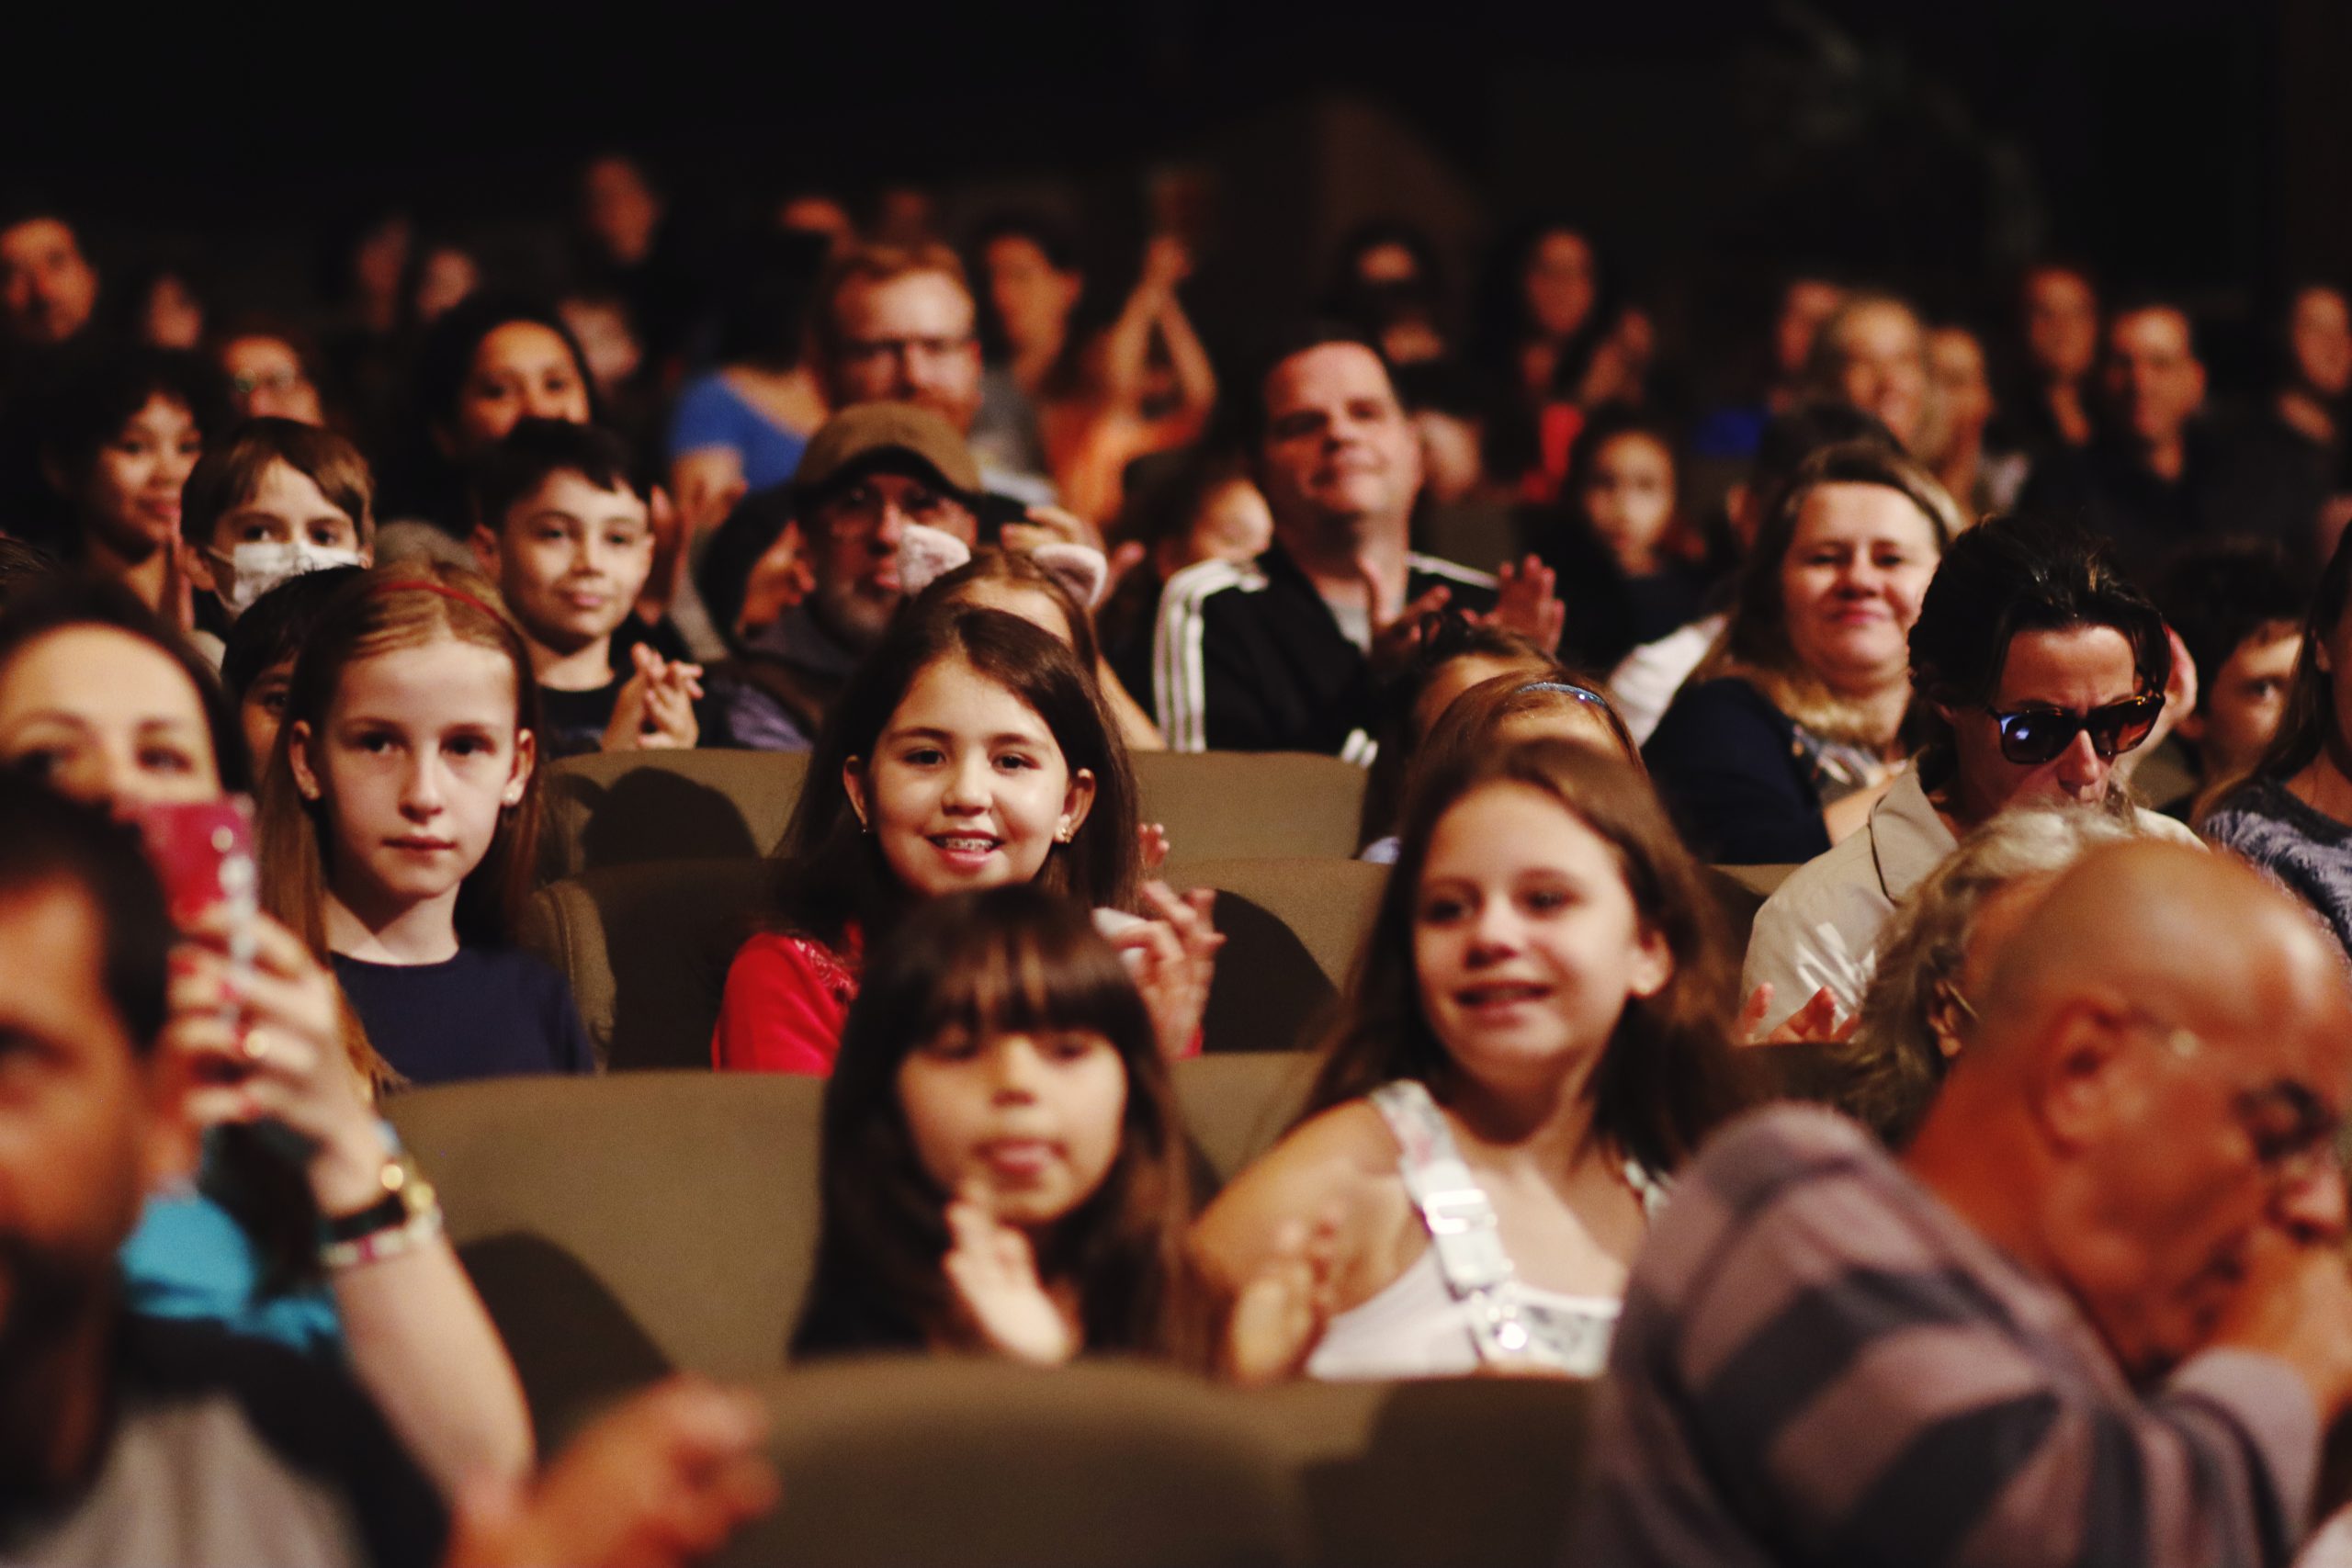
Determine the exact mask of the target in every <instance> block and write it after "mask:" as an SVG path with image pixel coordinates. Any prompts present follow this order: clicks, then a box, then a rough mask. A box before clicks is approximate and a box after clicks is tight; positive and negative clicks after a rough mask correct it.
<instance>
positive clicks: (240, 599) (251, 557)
mask: <svg viewBox="0 0 2352 1568" xmlns="http://www.w3.org/2000/svg"><path fill="white" fill-rule="evenodd" d="M212 560H213V565H214V568H215V571H214V574H213V575H214V581H216V582H217V583H218V584H219V590H218V592H219V593H220V604H221V607H222V608H223V609H225V610H227V611H228V612H229V614H230V615H243V614H244V613H245V612H246V611H247V610H250V609H252V608H253V607H254V600H256V599H258V598H260V597H261V596H262V595H263V594H265V593H266V592H269V591H270V590H271V589H273V588H275V587H277V585H278V584H279V583H281V582H284V581H287V580H288V578H294V577H300V576H301V575H302V574H303V573H304V572H306V571H321V570H325V569H326V568H328V567H331V566H357V565H359V564H360V560H359V552H358V551H357V550H346V549H338V548H335V547H333V546H329V545H314V544H312V543H311V542H310V541H309V540H308V539H296V540H294V541H293V542H292V543H290V544H280V543H278V542H277V541H275V540H264V541H262V542H261V543H259V544H252V545H239V546H238V547H236V548H235V549H232V550H231V551H230V552H229V558H228V560H227V561H226V562H225V563H223V562H222V561H221V559H220V552H219V551H218V550H215V551H213V552H212ZM224 564H225V565H226V567H227V570H225V571H222V570H219V569H220V567H221V566H222V565H224Z"/></svg>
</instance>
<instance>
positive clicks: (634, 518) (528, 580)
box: [478, 470, 653, 654]
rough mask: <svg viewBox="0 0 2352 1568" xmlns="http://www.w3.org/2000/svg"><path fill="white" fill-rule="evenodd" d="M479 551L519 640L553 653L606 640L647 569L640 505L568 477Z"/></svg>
mask: <svg viewBox="0 0 2352 1568" xmlns="http://www.w3.org/2000/svg"><path fill="white" fill-rule="evenodd" d="M478 544H479V545H480V547H481V549H482V552H483V554H484V556H485V557H486V558H487V559H488V561H489V564H490V565H491V568H492V571H493V572H494V573H495V574H496V576H497V578H498V587H499V592H501V593H502V594H503V595H504V596H505V599H506V604H507V607H508V608H510V609H512V610H513V611H514V612H515V619H516V620H517V621H519V622H521V623H522V626H523V630H524V633H525V634H526V636H528V637H530V639H531V640H532V641H533V642H535V643H537V644H538V645H539V646H541V647H542V648H546V649H552V650H553V651H554V652H556V653H558V654H571V653H577V652H579V651H580V650H581V649H584V648H586V647H588V646H589V645H590V644H592V643H595V642H599V641H601V640H603V639H604V638H605V637H610V636H612V634H613V628H614V627H616V626H619V625H620V624H621V620H622V617H624V616H626V615H628V613H629V611H630V609H631V608H632V607H633V606H634V605H635V604H637V599H638V595H639V593H642V592H644V591H645V580H646V578H647V577H648V576H649V575H650V573H651V572H652V570H653V529H652V526H651V524H650V521H649V520H648V518H647V515H646V506H645V502H644V501H643V499H641V498H640V497H639V495H638V494H637V493H636V492H635V491H631V490H629V489H628V488H627V487H626V486H623V487H622V488H620V489H618V490H598V489H597V488H596V487H595V486H594V485H592V484H590V483H589V482H588V481H587V480H586V479H583V478H582V477H581V476H580V475H579V474H578V473H575V472H571V471H568V470H565V471H559V472H557V473H553V474H550V475H548V478H547V479H546V481H545V482H544V483H542V484H541V485H540V486H539V488H538V489H537V490H536V491H532V492H531V493H530V494H528V495H526V496H525V497H523V499H522V500H520V501H518V502H515V504H514V505H513V506H512V507H510V508H508V509H507V513H506V515H505V517H503V519H501V520H500V523H499V528H498V532H497V534H496V535H495V536H492V535H490V534H489V531H488V530H487V529H485V530H483V531H482V535H481V538H480V539H479V540H478Z"/></svg>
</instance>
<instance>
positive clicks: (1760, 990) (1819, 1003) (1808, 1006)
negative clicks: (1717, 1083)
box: [1732, 980, 1862, 1045]
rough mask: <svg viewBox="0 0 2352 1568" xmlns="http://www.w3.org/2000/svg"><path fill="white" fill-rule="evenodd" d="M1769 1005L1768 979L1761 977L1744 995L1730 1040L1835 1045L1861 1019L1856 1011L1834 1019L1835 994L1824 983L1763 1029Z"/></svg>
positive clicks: (1755, 1043)
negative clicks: (1777, 1024)
mask: <svg viewBox="0 0 2352 1568" xmlns="http://www.w3.org/2000/svg"><path fill="white" fill-rule="evenodd" d="M1771 1006H1772V982H1770V980H1767V981H1765V982H1764V983H1763V984H1762V985H1760V986H1758V987H1756V989H1754V990H1753V991H1750V992H1749V993H1748V995H1747V1005H1746V1006H1744V1007H1742V1008H1741V1009H1740V1010H1739V1022H1738V1024H1737V1026H1736V1028H1735V1029H1734V1030H1733V1031H1732V1040H1733V1042H1734V1043H1736V1044H1741V1045H1806V1044H1815V1045H1838V1044H1842V1043H1845V1042H1846V1041H1848V1040H1850V1039H1852V1038H1853V1035H1854V1026H1855V1025H1856V1024H1858V1023H1860V1022H1861V1021H1862V1015H1861V1014H1860V1013H1856V1014H1855V1015H1854V1016H1853V1017H1851V1018H1849V1019H1848V1020H1846V1021H1845V1022H1843V1023H1840V1022H1838V997H1837V994H1836V993H1835V992H1833V991H1831V990H1830V988H1829V987H1826V986H1824V987H1821V989H1819V990H1817V991H1815V992H1814V993H1813V995H1812V996H1810V997H1808V998H1805V1004H1804V1006H1803V1007H1801V1008H1799V1009H1797V1010H1796V1011H1794V1012H1792V1013H1791V1014H1790V1015H1789V1016H1788V1017H1787V1018H1786V1019H1784V1020H1782V1021H1781V1025H1780V1027H1779V1028H1777V1029H1774V1030H1771V1031H1770V1032H1767V1031H1766V1030H1765V1028H1764V1017H1765V1014H1766V1012H1767V1011H1768V1010H1770V1008H1771Z"/></svg>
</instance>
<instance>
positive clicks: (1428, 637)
mask: <svg viewBox="0 0 2352 1568" xmlns="http://www.w3.org/2000/svg"><path fill="white" fill-rule="evenodd" d="M1425 627H1426V629H1425V630H1424V631H1423V633H1422V636H1421V641H1420V646H1419V648H1418V649H1415V650H1414V654H1413V662H1412V664H1411V665H1410V666H1409V667H1408V668H1407V670H1406V671H1405V672H1404V674H1402V675H1401V676H1399V677H1397V680H1396V681H1395V682H1392V683H1391V684H1390V685H1389V687H1388V689H1387V690H1386V691H1385V693H1384V694H1382V699H1381V714H1380V729H1379V732H1378V733H1377V734H1375V735H1374V737H1373V739H1374V741H1376V742H1377V743H1378V748H1377V750H1374V752H1373V754H1372V769H1371V772H1370V773H1369V775H1368V776H1367V777H1366V778H1365V780H1364V786H1363V815H1362V817H1361V818H1359V819H1358V821H1357V825H1356V842H1357V843H1358V844H1359V845H1362V844H1368V843H1371V842H1372V841H1373V840H1375V839H1380V838H1385V836H1387V835H1388V834H1390V833H1393V832H1395V831H1396V830H1397V813H1398V812H1400V811H1402V810H1403V809H1404V804H1405V776H1406V773H1407V772H1408V770H1409V769H1410V768H1411V766H1412V762H1413V758H1414V755H1415V754H1416V753H1417V752H1419V750H1420V749H1421V744H1422V742H1423V740H1424V739H1426V738H1425V737H1419V736H1416V735H1415V734H1414V733H1413V716H1414V714H1415V712H1416V710H1418V709H1419V707H1420V705H1421V699H1422V698H1423V697H1424V696H1426V695H1428V694H1429V689H1430V686H1431V685H1433V684H1435V683H1436V681H1437V678H1438V676H1439V675H1440V674H1442V673H1443V671H1444V670H1445V667H1446V666H1447V665H1449V664H1452V663H1453V661H1454V660H1458V659H1490V660H1501V661H1503V662H1507V663H1510V664H1512V665H1516V666H1517V667H1518V668H1519V669H1521V670H1522V671H1525V672H1526V678H1527V679H1529V680H1541V679H1542V678H1543V677H1544V675H1548V674H1551V673H1553V672H1554V671H1557V670H1559V669H1560V668H1561V665H1560V662H1559V660H1556V659H1555V658H1553V657H1552V655H1551V654H1549V653H1547V652H1545V651H1544V649H1542V648H1540V647H1538V646H1537V645H1536V643H1535V641H1534V639H1533V638H1532V637H1522V636H1521V635H1520V634H1519V633H1517V632H1514V631H1506V630H1504V629H1503V628H1502V627H1500V626H1488V625H1485V624H1482V623H1480V622H1477V621H1474V620H1472V619H1470V618H1469V616H1467V615H1464V614H1463V613H1462V612H1461V611H1459V610H1454V609H1444V610H1439V611H1437V612H1435V613H1434V614H1432V615H1430V616H1428V617H1427V618H1426V621H1425ZM1432 728H1434V726H1432Z"/></svg>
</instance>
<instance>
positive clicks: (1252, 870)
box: [1170, 859, 1388, 1051]
mask: <svg viewBox="0 0 2352 1568" xmlns="http://www.w3.org/2000/svg"><path fill="white" fill-rule="evenodd" d="M1170 876H1171V879H1172V880H1173V881H1174V882H1175V883H1176V884H1177V885H1178V886H1186V887H1215V888H1216V889H1218V890H1219V896H1218V898H1217V903H1216V917H1215V918H1216V927H1217V930H1219V931H1223V932H1224V933H1225V934H1226V944H1225V948H1224V951H1223V952H1221V953H1218V955H1217V968H1216V980H1215V982H1214V983H1213V984H1212V986H1211V988H1210V991H1209V1005H1208V1012H1207V1015H1206V1017H1205V1018H1204V1020H1203V1021H1202V1032H1203V1035H1204V1038H1205V1041H1206V1043H1207V1047H1208V1049H1209V1050H1211V1051H1290V1050H1304V1049H1306V1048H1308V1047H1311V1046H1312V1045H1314V1044H1315V1043H1317V1038H1318V1037H1319V1035H1320V1034H1321V1032H1322V1030H1323V1028H1324V1026H1325V1025H1326V1024H1327V1023H1328V1022H1329V1019H1330V1016H1331V1009H1332V1007H1333V1005H1334V1004H1335V1003H1336V1002H1337V1000H1338V998H1339V991H1340V987H1342V986H1344V985H1345V984H1346V983H1347V976H1348V970H1349V968H1350V966H1351V965H1352V964H1354V962H1355V955H1356V950H1357V948H1359V947H1360V946H1362V945H1363V939H1364V935H1365V933H1366V932H1368V931H1371V929H1372V920H1373V915H1374V911H1375V910H1377V909H1378V908H1379V906H1380V894H1381V890H1382V889H1383V888H1384V887H1385V886H1387V880H1388V874H1387V868H1386V867H1385V866H1377V865H1369V864H1366V863H1364V862H1363V861H1353V860H1338V859H1333V860H1299V859H1284V860H1272V859H1268V860H1228V861H1209V862H1195V863H1189V864H1185V865H1181V866H1177V867H1174V868H1172V869H1171V871H1170Z"/></svg>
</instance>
